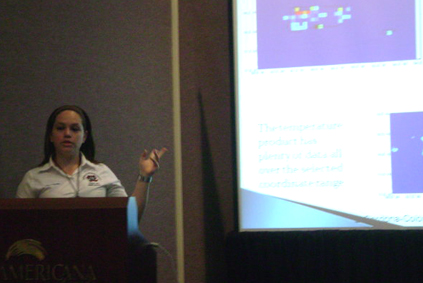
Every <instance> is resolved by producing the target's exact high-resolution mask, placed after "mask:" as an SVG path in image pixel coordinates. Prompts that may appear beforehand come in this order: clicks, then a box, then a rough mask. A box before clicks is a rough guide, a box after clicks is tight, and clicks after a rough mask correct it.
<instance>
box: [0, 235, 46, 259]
mask: <svg viewBox="0 0 423 283" xmlns="http://www.w3.org/2000/svg"><path fill="white" fill-rule="evenodd" d="M21 255H31V256H34V257H35V258H37V259H38V260H39V261H42V260H43V259H45V257H46V255H47V251H46V250H45V249H44V248H43V246H42V245H41V243H40V242H38V241H36V240H32V239H24V240H20V241H17V242H15V243H14V244H13V245H11V246H10V248H9V250H8V251H7V254H6V260H9V259H10V258H11V257H12V256H21Z"/></svg>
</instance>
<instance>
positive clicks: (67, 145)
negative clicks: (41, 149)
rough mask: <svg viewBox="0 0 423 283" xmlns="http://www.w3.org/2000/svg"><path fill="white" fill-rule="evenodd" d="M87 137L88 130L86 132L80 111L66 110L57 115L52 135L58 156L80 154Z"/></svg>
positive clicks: (51, 138) (51, 139)
mask: <svg viewBox="0 0 423 283" xmlns="http://www.w3.org/2000/svg"><path fill="white" fill-rule="evenodd" d="M86 137H87V132H85V129H84V126H83V125H82V119H81V116H79V114H78V113H76V112H75V111H72V110H65V111H63V112H61V113H60V114H59V115H57V117H56V121H55V122H54V124H53V129H52V131H51V135H50V141H51V142H52V143H53V144H54V148H55V151H56V156H74V155H78V154H79V149H80V148H81V145H82V144H83V143H84V142H85V139H86Z"/></svg>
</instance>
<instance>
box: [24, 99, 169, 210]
mask: <svg viewBox="0 0 423 283" xmlns="http://www.w3.org/2000/svg"><path fill="white" fill-rule="evenodd" d="M166 151H167V149H166V148H162V149H161V150H156V149H154V150H153V151H151V152H150V153H148V152H147V151H146V150H144V152H143V154H142V155H141V158H140V160H139V176H138V180H137V182H136V185H135V189H134V192H133V194H132V196H135V197H136V200H137V204H138V210H139V215H140V216H141V215H142V213H143V212H144V210H145V206H146V202H147V197H148V190H149V185H150V183H151V181H152V176H153V174H154V173H155V172H156V171H157V170H158V169H159V168H160V165H159V161H160V157H162V155H163V154H164V153H165V152H166ZM16 196H17V197H18V198H71V197H126V196H127V194H126V191H125V189H124V187H123V186H122V184H121V183H120V181H119V179H117V177H116V176H115V174H114V173H113V172H112V171H111V170H110V169H109V168H108V167H107V166H106V165H105V164H103V163H99V162H97V161H96V160H95V146H94V140H93V135H92V130H91V122H90V119H89V117H88V115H87V114H86V113H85V111H84V110H82V109H81V108H79V107H78V106H73V105H65V106H61V107H59V108H57V109H56V110H54V111H53V113H52V114H51V115H50V118H49V119H48V122H47V128H46V134H45V140H44V160H43V161H42V162H41V164H40V165H39V166H38V167H36V168H34V169H31V170H30V171H28V172H27V173H26V174H25V176H24V178H23V180H22V182H21V183H20V184H19V187H18V190H17V194H16Z"/></svg>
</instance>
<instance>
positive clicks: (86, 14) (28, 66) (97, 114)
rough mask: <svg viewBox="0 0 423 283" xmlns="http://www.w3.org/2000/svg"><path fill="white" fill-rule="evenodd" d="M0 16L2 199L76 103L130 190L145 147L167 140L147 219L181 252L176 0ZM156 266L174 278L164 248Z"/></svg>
mask: <svg viewBox="0 0 423 283" xmlns="http://www.w3.org/2000/svg"><path fill="white" fill-rule="evenodd" d="M0 21H1V23H0V24H1V25H0V48H1V53H0V60H1V61H0V64H1V65H0V80H1V81H0V125H1V127H0V136H1V139H0V168H1V170H0V184H1V189H0V197H1V198H12V197H14V195H15V191H16V187H17V186H18V184H19V182H20V180H21V178H22V177H23V175H24V173H25V172H26V171H27V170H28V169H30V168H32V167H34V166H36V165H37V164H38V163H39V162H41V158H42V147H43V135H44V128H45V123H46V120H47V118H48V116H49V114H50V113H51V112H52V110H53V109H54V108H56V107H57V106H59V105H62V104H77V105H80V106H81V107H82V108H84V109H85V110H86V111H87V112H88V114H89V115H90V117H91V119H92V122H93V129H94V131H93V132H94V138H95V140H96V144H97V152H98V154H97V159H98V160H100V161H102V162H104V163H106V164H107V165H108V166H109V167H110V168H111V169H112V170H113V171H114V172H115V174H116V175H117V176H118V177H119V178H120V179H121V181H122V183H123V184H124V186H125V187H126V188H127V191H128V193H131V192H132V189H133V186H134V184H135V180H136V176H137V172H138V169H137V162H138V158H139V156H140V154H141V152H142V151H143V149H144V148H147V149H151V148H153V147H161V146H166V147H168V148H169V150H170V151H169V153H168V154H167V155H166V156H165V157H164V158H163V166H162V168H163V169H162V170H161V171H160V172H159V173H158V174H157V176H156V177H155V179H154V182H153V184H152V185H153V186H152V191H151V199H150V203H149V206H148V209H147V211H146V214H145V218H144V220H143V222H142V223H141V225H142V231H143V232H144V234H145V235H146V236H147V237H148V238H149V239H150V240H151V241H154V242H159V243H161V244H162V245H163V246H164V247H166V248H167V249H168V250H169V251H170V252H171V253H172V254H175V250H176V246H175V245H176V244H175V242H176V241H175V223H174V222H175V220H174V218H175V217H174V173H173V166H174V165H173V153H172V146H173V117H172V83H171V32H170V30H171V24H170V23H171V19H170V1H143V0H139V1H124V2H122V1H117V0H116V1H114V0H102V1H95V0H89V1H62V0H61V1H41V0H33V1H1V3H0ZM159 272H160V274H159V279H160V282H166V281H169V282H172V280H173V279H174V276H175V275H174V273H173V271H172V268H171V264H170V263H169V260H168V259H167V258H166V257H165V256H162V254H161V253H159Z"/></svg>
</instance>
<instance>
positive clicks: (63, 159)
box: [53, 154, 81, 175]
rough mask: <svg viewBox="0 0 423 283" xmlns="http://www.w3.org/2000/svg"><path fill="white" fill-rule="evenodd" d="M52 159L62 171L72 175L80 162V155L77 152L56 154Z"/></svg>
mask: <svg viewBox="0 0 423 283" xmlns="http://www.w3.org/2000/svg"><path fill="white" fill-rule="evenodd" d="M53 161H54V163H55V164H56V166H57V167H59V168H60V169H61V170H62V171H63V172H65V173H66V174H68V175H72V174H73V173H74V172H75V170H77V169H78V167H79V165H80V164H81V157H80V155H79V154H78V155H76V156H61V155H56V156H55V157H54V158H53Z"/></svg>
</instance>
